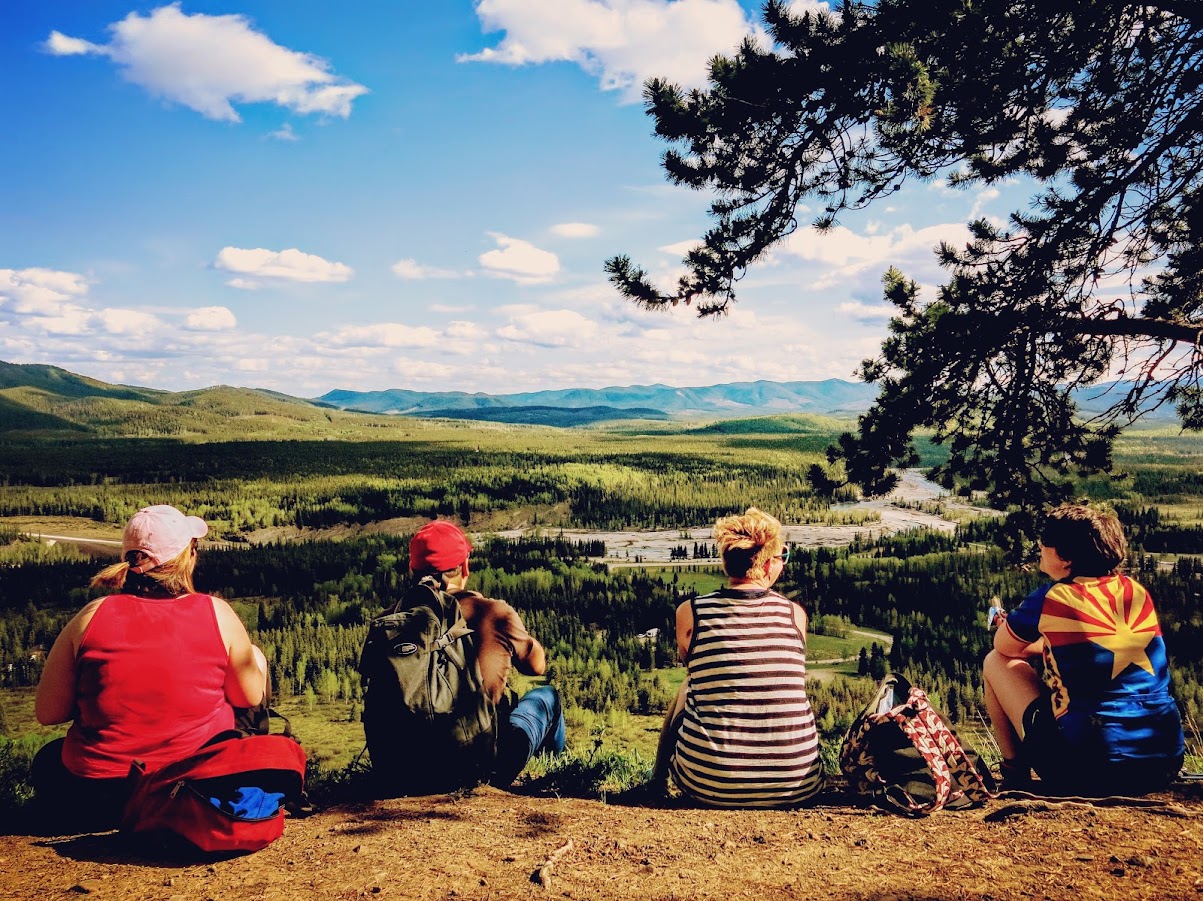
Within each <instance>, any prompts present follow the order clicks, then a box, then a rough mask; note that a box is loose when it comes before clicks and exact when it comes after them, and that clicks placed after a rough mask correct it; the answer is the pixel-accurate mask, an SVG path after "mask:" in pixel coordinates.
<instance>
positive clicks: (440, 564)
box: [409, 519, 472, 572]
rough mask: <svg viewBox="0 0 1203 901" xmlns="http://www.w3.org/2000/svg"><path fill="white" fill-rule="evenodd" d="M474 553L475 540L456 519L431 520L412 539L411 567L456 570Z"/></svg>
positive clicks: (416, 568)
mask: <svg viewBox="0 0 1203 901" xmlns="http://www.w3.org/2000/svg"><path fill="white" fill-rule="evenodd" d="M470 553H472V542H470V541H469V540H468V536H467V535H465V534H464V531H463V529H461V528H460V527H459V526H457V525H456V524H455V523H453V522H447V521H446V520H443V519H436V520H435V521H434V522H428V523H426V525H424V526H422V528H420V529H418V532H417V534H416V535H414V537H413V538H412V539H411V540H410V542H409V568H410V569H411V570H412V571H414V572H423V571H428V570H434V571H435V572H446V571H447V570H449V569H455V568H456V567H457V566H459V565H460V564H461V563H463V562H464V561H465V560H467V559H468V555H469V554H470Z"/></svg>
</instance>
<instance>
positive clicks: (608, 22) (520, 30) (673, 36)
mask: <svg viewBox="0 0 1203 901" xmlns="http://www.w3.org/2000/svg"><path fill="white" fill-rule="evenodd" d="M476 15H477V17H478V18H479V19H480V23H481V27H482V29H483V30H484V31H486V32H494V31H504V32H505V36H504V37H503V38H502V39H501V41H500V42H499V43H498V44H497V46H495V47H486V48H485V49H484V50H481V51H480V52H479V53H473V54H463V55H461V56H460V57H459V60H460V61H461V62H486V63H500V64H502V65H508V66H523V65H535V64H539V63H552V62H570V63H575V64H576V65H578V66H580V67H581V68H582V69H584V70H585V71H586V72H588V73H590V74H591V75H595V76H597V78H598V80H599V81H600V83H601V87H602V90H606V91H611V90H618V91H622V92H623V95H624V99H626V100H628V101H631V102H634V101H637V100H639V97H640V91H641V88H642V85H643V82H645V81H646V80H647V79H648V78H651V77H653V76H660V77H664V78H668V79H671V80H672V81H675V82H678V83H680V84H683V85H686V86H689V87H700V86H701V85H703V84H705V82H706V74H707V65H708V63H709V61H710V59H711V58H712V57H713V56H715V55H716V54H720V53H721V54H731V53H732V52H734V51H735V50H736V49H737V48H738V46H739V43H740V41H741V40H742V39H743V38H744V36H746V35H748V34H750V33H756V34H761V32H760V31H759V30H758V29H757V27H756V26H755V25H754V24H753V22H752V20H751V19H750V18H749V17H748V15H747V14H746V13H745V12H744V10H743V8H742V7H741V6H740V5H739V3H738V2H736V0H477V3H476Z"/></svg>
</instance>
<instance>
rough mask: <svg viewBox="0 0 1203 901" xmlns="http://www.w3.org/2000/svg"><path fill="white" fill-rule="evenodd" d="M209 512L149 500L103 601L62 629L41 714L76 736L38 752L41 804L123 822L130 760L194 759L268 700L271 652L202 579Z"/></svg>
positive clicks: (98, 820) (152, 765)
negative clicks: (198, 578) (206, 590)
mask: <svg viewBox="0 0 1203 901" xmlns="http://www.w3.org/2000/svg"><path fill="white" fill-rule="evenodd" d="M208 531H209V529H208V526H207V525H205V522H204V520H202V519H200V518H198V517H196V516H185V515H184V514H183V513H181V512H180V511H179V510H177V509H175V508H174V507H170V506H167V505H159V506H154V507H145V508H143V509H141V510H139V511H138V512H137V513H136V514H134V516H133V518H131V519H130V521H129V524H128V525H126V527H125V533H124V536H123V539H122V558H123V559H122V560H121V562H120V563H116V564H113V565H112V566H108V567H106V568H105V569H102V570H101V571H100V572H99V573H97V574H96V576H95V577H94V578H93V579H92V583H91V584H92V587H93V588H102V589H108V590H113V591H116V592H118V593H116V594H111V595H108V596H106V597H102V598H97V599H96V600H93V601H90V602H89V603H88V604H86V605H85V606H84V607H83V609H82V610H80V611H79V613H77V614H76V615H75V617H74V618H72V619H71V621H70V622H69V623H67V625H66V626H65V627H64V628H63V631H62V632H61V633H60V634H59V636H58V638H57V639H56V640H55V642H54V646H53V647H52V648H51V649H50V653H49V655H47V657H46V665H45V667H44V668H43V670H42V678H41V681H40V682H39V683H38V689H37V696H36V699H35V702H34V712H35V715H36V716H37V719H38V722H39V723H42V724H43V725H47V726H49V725H54V724H57V723H65V722H67V721H69V720H70V721H71V727H70V729H68V731H67V735H66V738H61V739H57V740H56V741H52V742H50V743H49V744H47V745H45V746H44V747H43V748H42V749H41V750H40V751H39V752H38V754H37V756H36V757H35V758H34V761H33V765H32V768H31V773H30V776H31V781H32V782H33V785H34V792H35V799H36V801H37V803H38V806H39V807H41V808H43V809H44V810H46V811H47V812H48V813H49V814H51V815H54V816H56V817H58V816H62V817H64V818H65V817H66V816H67V815H69V814H71V813H72V812H74V811H80V812H86V813H88V814H90V815H91V816H90V817H89V819H88V824H89V825H92V826H98V827H99V826H110V827H111V826H115V825H116V824H117V823H118V821H119V820H120V817H121V812H122V808H123V807H124V805H125V800H126V798H127V796H128V792H129V788H130V786H129V780H128V779H127V776H128V775H129V772H130V764H131V763H132V762H133V761H134V760H140V761H142V762H143V763H145V764H146V768H147V770H154V769H157V768H159V767H161V766H163V765H165V764H168V763H171V762H172V761H175V760H178V759H181V758H183V757H187V756H188V755H189V754H191V753H193V752H194V751H196V750H197V749H198V748H199V747H201V745H203V744H204V743H205V742H207V741H208V740H209V739H211V738H213V737H214V736H215V735H217V734H218V733H220V732H223V731H225V730H227V729H231V728H233V727H234V723H235V708H252V707H255V706H256V705H259V704H260V703H261V701H262V700H263V697H264V694H265V692H266V690H267V661H266V660H265V659H264V657H263V654H262V652H260V651H259V649H258V648H256V647H254V646H253V645H252V644H251V640H250V637H249V636H248V635H247V631H246V628H245V627H244V626H243V624H242V621H241V620H240V619H239V618H238V614H236V613H235V612H234V610H233V609H232V608H231V607H230V605H229V604H227V603H226V602H225V601H223V600H221V599H220V598H215V597H211V596H209V595H207V594H197V593H196V589H195V588H194V587H193V584H192V574H193V570H194V569H195V568H196V556H197V540H198V539H200V538H201V537H203V536H204V535H205V534H207V532H208Z"/></svg>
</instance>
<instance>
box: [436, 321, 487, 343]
mask: <svg viewBox="0 0 1203 901" xmlns="http://www.w3.org/2000/svg"><path fill="white" fill-rule="evenodd" d="M446 334H447V337H448V338H450V339H451V340H453V341H472V342H478V341H483V340H484V338H485V337H486V336H487V332H485V330H484V329H482V328H481V327H480V326H479V325H477V324H476V323H475V322H467V321H464V320H458V319H457V320H455V321H454V322H449V323H447V329H446Z"/></svg>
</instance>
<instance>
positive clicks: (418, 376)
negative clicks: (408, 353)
mask: <svg viewBox="0 0 1203 901" xmlns="http://www.w3.org/2000/svg"><path fill="white" fill-rule="evenodd" d="M393 372H395V373H397V374H398V375H399V376H401V377H402V378H403V379H404V380H405V382H406V383H407V385H411V386H419V385H420V386H424V387H426V388H427V389H428V390H435V391H449V390H451V388H452V386H454V385H455V384H456V381H457V379H460V378H462V377H463V374H462V372H461V371H460V368H459V366H452V365H450V364H448V363H439V362H435V361H432V360H412V359H410V358H408V357H402V358H398V359H396V360H394V361H393ZM457 390H458V388H457Z"/></svg>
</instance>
